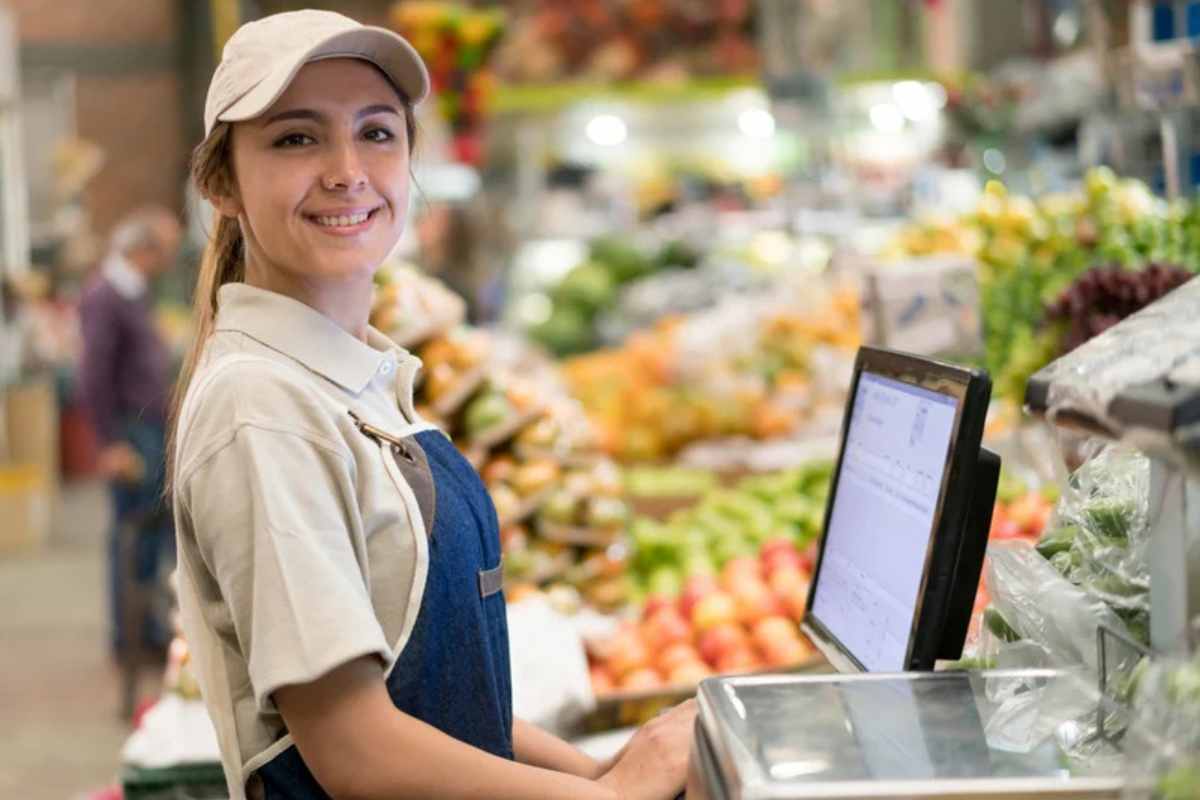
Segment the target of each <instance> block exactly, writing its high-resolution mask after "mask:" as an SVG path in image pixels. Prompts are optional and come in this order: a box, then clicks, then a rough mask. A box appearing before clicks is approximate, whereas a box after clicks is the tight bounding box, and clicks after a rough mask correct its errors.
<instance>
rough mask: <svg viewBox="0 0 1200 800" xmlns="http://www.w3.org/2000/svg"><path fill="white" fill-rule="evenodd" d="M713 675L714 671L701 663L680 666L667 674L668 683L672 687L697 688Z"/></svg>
mask: <svg viewBox="0 0 1200 800" xmlns="http://www.w3.org/2000/svg"><path fill="white" fill-rule="evenodd" d="M710 675H712V670H710V669H709V668H708V667H707V666H705V665H704V664H702V663H700V662H699V661H689V662H685V663H683V664H680V665H679V666H677V667H676V668H675V669H673V670H671V671H670V672H668V673H667V683H669V684H671V685H672V686H695V685H696V684H698V683H700V681H702V680H704V679H705V678H707V677H709V676H710Z"/></svg>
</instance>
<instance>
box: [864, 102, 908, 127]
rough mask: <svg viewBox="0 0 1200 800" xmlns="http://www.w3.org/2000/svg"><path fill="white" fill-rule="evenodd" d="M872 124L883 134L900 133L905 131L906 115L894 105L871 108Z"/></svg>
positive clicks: (878, 105)
mask: <svg viewBox="0 0 1200 800" xmlns="http://www.w3.org/2000/svg"><path fill="white" fill-rule="evenodd" d="M871 124H872V125H874V126H875V128H876V130H878V131H880V132H881V133H899V132H900V131H902V130H904V114H903V113H901V111H900V109H899V108H897V107H896V106H895V105H894V104H892V103H879V104H877V105H873V106H871Z"/></svg>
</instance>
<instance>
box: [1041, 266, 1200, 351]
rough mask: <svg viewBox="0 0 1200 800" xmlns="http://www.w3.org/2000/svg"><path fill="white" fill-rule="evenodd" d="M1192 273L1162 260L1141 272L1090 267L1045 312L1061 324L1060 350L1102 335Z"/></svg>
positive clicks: (1077, 345) (1072, 347)
mask: <svg viewBox="0 0 1200 800" xmlns="http://www.w3.org/2000/svg"><path fill="white" fill-rule="evenodd" d="M1193 277H1194V275H1193V274H1192V273H1191V272H1188V271H1187V270H1185V269H1183V268H1181V267H1175V266H1171V265H1169V264H1160V263H1153V264H1150V265H1149V266H1147V267H1146V268H1145V269H1143V270H1142V271H1141V272H1130V271H1128V270H1126V269H1122V268H1121V267H1119V266H1111V267H1094V268H1092V269H1090V270H1088V271H1087V272H1085V273H1083V274H1082V275H1080V276H1079V277H1078V278H1077V279H1076V280H1075V281H1074V282H1073V283H1072V284H1071V285H1070V286H1069V287H1067V288H1066V289H1065V290H1064V291H1063V293H1062V294H1061V295H1060V296H1059V297H1058V299H1057V300H1056V301H1055V302H1054V303H1052V304H1051V305H1050V307H1049V309H1048V310H1047V312H1046V319H1047V320H1048V321H1049V322H1050V323H1052V324H1056V325H1058V326H1060V329H1059V331H1058V334H1059V336H1060V345H1059V354H1060V355H1063V354H1066V353H1069V352H1070V351H1072V350H1074V349H1075V348H1076V347H1079V346H1080V345H1081V344H1083V343H1084V342H1086V341H1087V340H1088V339H1091V338H1092V337H1093V336H1099V335H1100V334H1102V333H1104V332H1105V331H1106V330H1108V329H1109V328H1111V327H1112V326H1114V325H1116V324H1117V323H1118V322H1120V321H1121V320H1123V319H1125V318H1126V317H1128V316H1130V315H1131V314H1134V313H1135V312H1137V311H1140V310H1142V309H1143V308H1145V307H1146V306H1148V305H1150V304H1151V303H1153V302H1155V301H1156V300H1158V299H1160V298H1161V297H1163V296H1164V295H1166V294H1168V293H1170V292H1172V291H1174V290H1175V289H1178V288H1179V287H1180V286H1182V285H1183V284H1185V283H1187V282H1188V281H1189V280H1191V279H1192V278H1193Z"/></svg>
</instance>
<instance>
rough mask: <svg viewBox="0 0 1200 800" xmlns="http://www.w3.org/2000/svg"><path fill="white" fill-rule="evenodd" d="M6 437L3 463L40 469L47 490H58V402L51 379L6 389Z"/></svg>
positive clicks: (2, 447)
mask: <svg viewBox="0 0 1200 800" xmlns="http://www.w3.org/2000/svg"><path fill="white" fill-rule="evenodd" d="M3 411H4V425H5V431H4V437H3V440H2V443H0V463H7V464H18V465H21V466H30V467H34V468H36V469H37V471H38V474H39V475H41V478H42V481H43V482H44V484H45V488H46V489H47V490H48V491H49V492H50V493H51V495H53V494H54V493H55V492H56V491H57V489H58V475H59V447H58V433H59V424H58V398H57V396H56V394H55V391H54V383H53V381H52V380H51V379H50V378H49V377H43V378H33V379H30V380H28V381H25V382H22V383H19V384H16V385H15V386H9V387H7V388H5V389H4V403H3Z"/></svg>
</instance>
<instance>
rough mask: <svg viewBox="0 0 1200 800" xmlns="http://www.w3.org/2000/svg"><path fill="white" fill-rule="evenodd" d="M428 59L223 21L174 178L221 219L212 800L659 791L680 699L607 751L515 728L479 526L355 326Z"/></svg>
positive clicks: (201, 302)
mask: <svg viewBox="0 0 1200 800" xmlns="http://www.w3.org/2000/svg"><path fill="white" fill-rule="evenodd" d="M427 91H428V77H427V75H426V72H425V68H424V67H423V66H422V64H421V62H420V59H419V58H418V57H417V55H416V54H415V52H414V51H413V50H412V48H411V47H410V46H409V45H408V44H407V43H406V42H404V40H403V39H401V38H400V37H398V36H396V35H395V34H392V33H390V32H388V31H384V30H382V29H376V28H366V27H363V26H361V25H359V24H358V23H356V22H354V21H353V20H349V19H347V18H345V17H342V16H340V15H337V14H332V13H329V12H318V11H303V12H295V13H289V14H280V15H276V16H272V17H267V18H265V19H263V20H260V21H258V22H254V23H250V24H248V25H246V26H244V27H242V28H241V29H240V30H239V31H238V32H237V33H236V34H235V35H234V36H233V38H232V39H231V40H230V42H229V44H228V45H227V46H226V48H225V52H224V54H223V57H222V61H221V64H220V65H219V66H218V68H217V71H216V74H215V75H214V77H213V81H212V85H211V86H210V88H209V95H208V101H207V105H206V109H205V126H206V138H205V141H204V142H203V143H202V144H201V145H200V146H199V148H198V149H197V151H196V155H195V161H194V165H193V177H194V179H195V181H196V184H197V186H198V188H199V189H200V191H201V192H202V193H203V194H204V196H205V197H206V198H207V199H208V200H209V201H211V203H212V204H213V206H214V208H215V209H216V212H217V221H216V223H215V225H216V229H215V231H214V234H213V238H212V241H211V242H210V245H209V249H208V252H207V253H206V257H205V261H204V264H203V267H202V271H201V276H200V280H199V284H198V287H197V304H196V311H197V320H198V323H199V324H198V328H199V332H198V337H197V342H196V344H195V349H194V352H193V354H192V357H191V358H190V359H189V362H188V364H187V365H186V367H185V372H184V375H183V377H182V391H181V392H180V396H181V397H182V398H183V400H182V403H181V404H180V408H179V409H178V413H177V420H176V430H175V443H174V454H173V457H172V461H171V464H172V468H173V475H172V478H173V480H172V491H173V497H174V502H175V514H176V521H177V531H178V540H179V578H180V580H179V585H180V606H181V609H182V612H183V619H184V629H185V632H186V634H187V636H188V640H189V643H190V644H191V647H192V652H193V663H194V666H195V669H196V672H197V675H198V677H199V680H200V683H201V687H202V689H203V691H204V697H205V700H206V702H207V704H208V707H209V710H210V712H211V715H212V718H213V722H214V724H215V726H216V729H217V733H218V738H219V740H220V745H221V753H222V758H223V761H224V766H225V771H226V776H227V778H228V781H229V789H230V792H231V795H232V796H233V797H234V798H235V799H240V798H243V797H265V798H270V799H271V800H274V799H275V798H313V797H327V796H333V797H347V798H410V797H411V798H435V797H436V798H443V797H444V798H494V799H497V800H499V799H500V798H591V797H595V798H669V797H673V796H674V795H675V794H676V793H677V792H678V791H680V789H681V788H682V786H683V781H684V773H685V769H686V761H687V744H688V740H689V738H690V733H691V725H692V720H693V718H694V709H693V707H692V706H691V705H687V706H683V707H680V708H679V709H676V710H674V711H672V712H670V713H668V714H666V715H664V716H662V717H660V718H659V719H657V720H656V721H655V722H653V723H651V724H650V725H648V726H647V727H646V728H644V729H643V730H641V731H639V732H638V734H637V735H636V736H635V737H634V738H633V739H632V741H631V742H630V744H629V746H628V747H626V749H625V750H624V751H623V752H622V753H621V754H620V755H619V756H618V757H617V758H616V759H614V760H613V763H611V764H599V763H596V762H595V761H593V760H592V759H590V758H588V757H587V756H585V755H583V754H582V753H580V752H579V751H577V750H575V749H574V748H572V747H570V746H569V745H567V744H566V743H564V742H562V741H560V740H558V739H556V738H554V737H552V736H550V735H549V734H547V733H545V732H542V731H540V730H538V729H537V728H535V727H533V726H532V725H529V724H527V723H524V722H522V721H520V720H515V719H513V717H512V703H511V690H510V683H509V681H510V676H509V659H508V636H507V630H506V627H505V609H504V600H503V596H502V595H501V594H500V577H501V576H500V551H499V542H498V535H497V525H496V515H495V510H494V509H493V507H492V505H491V502H490V500H489V499H488V496H487V494H486V492H485V490H484V488H483V486H482V484H481V482H480V480H479V478H478V476H477V475H476V474H475V472H474V471H473V470H472V469H471V468H470V467H469V466H468V465H467V463H466V461H465V460H464V459H463V458H462V457H461V456H460V455H459V454H458V452H457V451H456V450H455V449H454V448H453V446H452V445H451V444H450V442H449V440H447V439H446V437H445V436H443V435H442V434H441V433H440V432H438V431H437V430H435V429H434V428H432V427H431V426H430V425H428V424H426V423H424V422H423V421H422V420H421V419H420V418H419V417H418V416H417V414H416V413H415V412H414V410H413V402H412V391H413V378H414V376H415V374H416V372H417V370H418V368H419V366H420V365H419V362H418V361H417V360H416V359H415V358H413V357H412V356H410V355H409V354H407V353H406V352H404V351H403V350H400V349H399V348H397V347H395V346H394V345H393V344H392V343H391V342H390V341H388V340H387V339H386V338H385V337H384V336H382V335H381V334H380V333H379V332H377V331H375V330H374V329H372V328H371V327H369V325H368V324H367V316H368V310H369V307H370V301H371V287H372V276H373V274H374V272H375V270H376V269H377V268H378V266H379V265H380V263H381V262H382V261H383V260H384V258H385V257H386V256H387V255H388V253H389V252H390V251H391V250H392V247H393V246H394V245H395V243H396V241H397V239H398V238H399V236H400V233H401V230H402V228H403V226H404V214H405V209H406V208H407V205H408V191H409V156H410V153H411V151H412V146H413V134H414V126H413V104H414V103H417V102H419V101H420V100H421V99H422V98H424V96H425V95H426V93H427Z"/></svg>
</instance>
